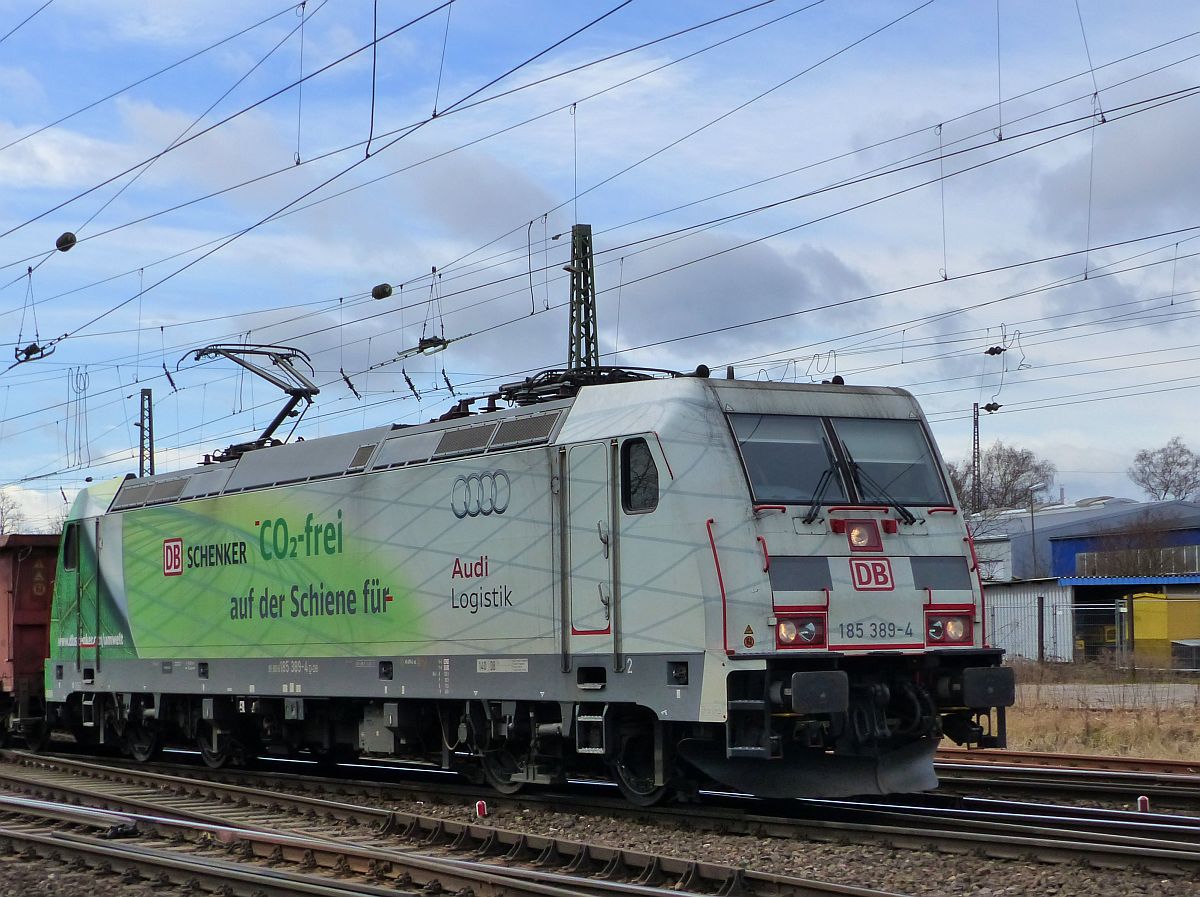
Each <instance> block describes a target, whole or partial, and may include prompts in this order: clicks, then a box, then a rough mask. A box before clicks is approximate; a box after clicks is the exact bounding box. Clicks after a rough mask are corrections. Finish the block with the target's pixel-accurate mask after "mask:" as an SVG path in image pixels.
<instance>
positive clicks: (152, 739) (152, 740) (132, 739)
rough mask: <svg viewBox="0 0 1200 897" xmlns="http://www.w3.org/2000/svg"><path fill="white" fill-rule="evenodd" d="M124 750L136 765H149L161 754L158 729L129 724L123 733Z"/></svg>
mask: <svg viewBox="0 0 1200 897" xmlns="http://www.w3.org/2000/svg"><path fill="white" fill-rule="evenodd" d="M125 750H127V751H128V752H129V756H131V757H132V758H133V759H134V760H136V761H137V762H138V763H149V762H150V761H151V760H153V759H154V758H155V757H157V756H158V755H159V753H161V752H162V738H161V737H160V736H159V734H158V729H156V728H153V727H151V726H144V725H134V724H132V723H131V724H130V725H129V727H128V728H127V729H126V731H125Z"/></svg>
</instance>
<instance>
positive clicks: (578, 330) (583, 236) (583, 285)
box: [567, 224, 600, 371]
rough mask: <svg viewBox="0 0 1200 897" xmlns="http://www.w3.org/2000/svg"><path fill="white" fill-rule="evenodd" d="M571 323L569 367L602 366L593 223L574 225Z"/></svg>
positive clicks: (573, 368) (572, 237)
mask: <svg viewBox="0 0 1200 897" xmlns="http://www.w3.org/2000/svg"><path fill="white" fill-rule="evenodd" d="M567 270H568V271H570V272H571V327H570V334H569V340H570V342H569V345H568V346H567V370H568V371H577V370H580V369H583V368H598V367H599V366H600V346H599V342H598V340H597V338H596V275H595V268H594V263H593V259H592V226H591V225H590V224H575V225H572V226H571V264H569V265H568V266H567Z"/></svg>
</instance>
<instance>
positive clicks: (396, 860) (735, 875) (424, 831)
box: [0, 752, 887, 897]
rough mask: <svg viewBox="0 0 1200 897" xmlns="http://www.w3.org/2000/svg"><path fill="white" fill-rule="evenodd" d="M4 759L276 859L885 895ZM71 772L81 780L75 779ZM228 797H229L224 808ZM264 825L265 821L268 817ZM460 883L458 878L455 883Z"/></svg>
mask: <svg viewBox="0 0 1200 897" xmlns="http://www.w3.org/2000/svg"><path fill="white" fill-rule="evenodd" d="M8 756H9V757H10V758H14V757H15V758H19V759H20V762H21V763H22V764H23V765H21V766H17V767H15V768H14V766H13V764H3V765H0V780H5V781H7V782H9V784H10V787H24V788H28V789H40V790H49V791H52V792H53V793H56V794H58V795H60V796H61V797H62V798H63V799H66V800H74V801H80V800H90V801H96V802H100V803H102V804H104V805H105V806H106V807H109V808H111V809H121V810H124V811H125V812H128V811H129V810H130V808H132V809H133V810H134V811H135V812H134V813H132V814H131V815H133V816H135V817H137V818H141V819H143V821H144V822H147V823H150V822H153V823H154V824H156V825H167V826H170V825H177V824H178V823H179V821H180V820H186V821H187V823H188V824H190V825H191V826H193V827H197V828H205V829H206V830H207V831H209V833H210V834H211V835H212V836H213V837H215V838H216V839H217V840H220V841H223V842H227V841H230V840H238V841H240V842H242V843H244V844H245V845H246V846H247V849H249V850H250V851H252V852H254V853H256V854H264V853H265V855H266V856H268V857H270V858H274V859H288V858H291V859H295V858H296V857H297V856H299V857H300V858H301V859H305V861H307V862H311V863H315V864H318V865H327V866H329V867H331V868H335V869H342V870H351V871H364V872H369V871H370V870H371V869H372V868H378V867H379V866H380V865H382V864H401V863H402V864H404V865H405V866H406V867H408V871H409V872H410V873H412V872H413V871H414V870H417V869H419V870H420V871H422V872H423V873H424V872H427V873H431V874H436V875H437V876H438V877H439V879H440V880H441V881H442V882H443V884H445V879H446V876H447V875H449V874H450V873H451V872H457V873H461V874H462V875H464V876H470V875H476V876H477V875H478V874H481V870H482V873H483V874H487V875H491V876H493V877H496V876H500V875H502V876H504V877H505V878H506V879H512V881H513V882H514V883H515V882H520V883H522V885H524V886H527V887H528V888H530V889H531V892H532V893H546V894H549V893H555V894H557V893H559V892H560V891H561V893H562V894H563V895H567V894H580V893H603V894H613V893H643V892H644V891H645V889H646V888H650V889H651V890H653V889H654V886H657V885H659V884H663V885H666V886H668V887H670V888H672V891H671V892H672V893H688V892H689V889H694V888H698V887H699V888H703V889H705V890H706V891H716V892H717V893H723V894H744V895H764V897H765V895H771V897H784V895H796V897H816V895H821V897H827V895H843V897H885V895H886V893H887V892H883V891H877V890H873V889H869V888H860V887H855V886H849V885H836V884H832V883H828V882H820V881H815V880H810V879H802V878H797V877H794V876H784V875H773V874H770V873H764V872H757V871H751V870H743V869H738V868H734V867H728V866H722V865H718V864H713V863H703V862H697V861H691V860H682V859H677V858H671V857H663V856H658V855H654V854H647V853H642V852H638V851H629V850H623V849H619V848H612V847H605V846H600V845H592V844H583V843H580V842H575V841H568V840H565V839H561V838H554V837H545V836H538V835H529V834H525V833H521V832H513V831H506V830H504V829H499V828H495V827H492V826H486V825H482V824H479V823H463V822H457V821H453V820H445V819H440V818H437V817H429V816H421V815H417V814H411V813H399V812H394V811H389V810H381V809H379V808H374V807H363V806H360V805H355V804H348V803H344V802H341V801H330V800H325V799H321V798H315V797H309V796H306V795H296V796H293V795H289V794H285V793H281V792H279V791H278V790H274V791H270V790H263V789H255V788H247V787H244V786H239V785H230V784H226V783H219V782H213V781H206V780H200V779H194V778H184V777H176V776H168V775H163V774H161V773H153V772H148V771H145V770H142V769H130V768H127V767H111V766H105V765H101V764H96V763H91V762H87V761H81V760H76V759H73V758H72V759H63V758H58V757H46V756H42V755H29V754H21V753H19V752H8ZM81 776H86V777H87V778H86V779H85V780H83V781H80V778H79V777H81ZM205 791H208V792H211V793H213V794H220V795H222V796H223V797H224V798H225V800H226V803H225V805H224V806H221V805H214V803H213V801H212V799H211V798H210V797H206V796H204V792H205ZM172 792H174V793H172ZM178 792H182V793H183V796H184V797H185V798H187V800H186V801H185V802H183V803H181V802H180V801H179V799H178V796H179V795H178ZM234 801H236V802H237V803H238V804H239V806H235V807H232V808H230V806H229V804H230V803H231V802H234ZM264 810H265V811H266V812H265V814H264ZM172 817H173V818H172ZM264 817H265V818H264ZM297 819H301V820H311V819H326V820H330V821H332V820H337V821H348V822H356V823H360V824H362V823H363V822H364V821H365V822H366V824H368V825H371V826H372V827H373V828H374V829H375V830H377V832H378V834H379V835H380V836H383V837H403V838H405V839H407V840H408V841H410V842H418V843H420V844H421V845H422V846H423V847H425V848H430V849H432V848H435V847H450V848H455V849H458V850H465V849H470V850H473V851H475V853H476V854H477V855H479V856H490V857H494V858H499V860H500V861H501V862H505V863H516V862H521V861H525V862H533V863H534V864H535V865H537V866H540V867H548V866H558V867H559V868H560V870H561V871H560V872H548V871H544V870H538V871H529V870H524V869H521V868H517V867H507V866H506V867H497V866H495V865H493V864H482V863H476V862H470V863H466V864H465V865H464V861H463V860H457V859H454V860H450V859H444V858H433V857H429V856H417V855H414V854H411V853H408V852H404V853H397V852H395V851H394V850H389V849H386V848H384V847H382V846H380V845H379V844H375V843H367V844H356V843H353V842H349V841H346V840H345V839H338V840H336V841H335V840H332V839H323V838H314V837H312V836H311V835H305V836H303V837H301V836H300V835H299V834H298V833H297V832H295V831H294V830H291V829H289V828H287V824H288V822H289V821H290V822H291V823H292V824H294V823H295V821H296V820H297ZM268 822H270V823H271V824H270V825H267V824H266V823H268ZM298 839H299V840H298ZM301 841H303V843H300V842H301ZM463 870H466V871H465V872H464V871H463ZM583 875H599V876H601V877H602V878H604V879H606V880H605V881H600V882H597V881H595V880H591V879H584V878H581V876H583ZM413 877H414V878H415V877H416V876H415V875H414V876H413ZM615 879H628V880H629V881H628V883H623V882H621V881H617V880H615ZM467 884H468V882H466V881H464V882H462V883H461V884H460V886H465V885H467ZM469 884H470V885H471V886H473V887H474V888H475V889H476V890H477V891H478V890H479V888H480V885H479V884H478V883H477V882H470V883H469ZM540 889H549V890H540ZM564 889H565V890H564Z"/></svg>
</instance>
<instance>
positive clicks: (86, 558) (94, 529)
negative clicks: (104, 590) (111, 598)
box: [75, 517, 100, 675]
mask: <svg viewBox="0 0 1200 897" xmlns="http://www.w3.org/2000/svg"><path fill="white" fill-rule="evenodd" d="M78 552H79V554H78V569H77V571H76V578H75V607H76V609H77V613H76V614H75V637H76V642H75V646H76V647H75V669H76V670H81V669H84V668H87V669H92V670H93V671H94V672H93V675H94V674H95V673H96V672H99V670H100V518H99V517H92V518H88V519H85V520H81V521H79V544H78Z"/></svg>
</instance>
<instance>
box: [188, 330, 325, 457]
mask: <svg viewBox="0 0 1200 897" xmlns="http://www.w3.org/2000/svg"><path fill="white" fill-rule="evenodd" d="M216 357H221V358H228V359H229V360H230V361H232V362H233V363H234V364H237V365H240V366H241V367H243V368H245V369H246V370H248V371H249V372H250V373H252V374H257V375H258V376H259V377H262V378H263V379H264V380H266V381H267V382H268V383H270V384H271V385H273V386H276V387H278V388H279V389H281V390H283V392H284V393H286V394H287V396H288V400H287V401H286V402H285V403H284V405H283V407H282V408H281V409H279V413H278V414H276V415H275V417H274V419H273V420H272V421H271V422H270V423H269V424H267V427H266V429H265V430H263V431H262V433H260V434H259V436H258V438H257V439H254V440H252V441H250V442H235V443H234V444H233V445H231V446H229V448H227V449H225V450H224V451H218V452H214V453H213V455H212V459H211V460H212V462H213V463H218V462H221V461H233V460H235V459H237V458H240V457H241V456H242V455H244V454H245V453H246V452H249V451H253V450H254V449H259V448H266V447H268V446H272V445H280V444H282V442H283V440H280V439H276V438H275V431H276V430H278V429H279V425H280V424H282V423H283V422H284V421H285V420H287V418H289V417H294V418H296V422H295V423H294V424H292V432H295V430H296V427H297V426H298V425H299V423H300V419H301V418H302V417H304V412H305V411H307V410H308V408H309V406H310V405H312V400H313V396H315V395H317V394H318V393H319V392H320V391H321V390H320V388H319V387H318V386H317V385H316V384H315V383H313V382H312V381H311V380H310V379H308V377H306V376H305V375H304V374H302V373H301V372H300V371H299V370H297V368H296V364H295V362H296V361H297V360H299V361H300V362H301V363H303V365H304V366H305V367H307V368H308V370H309V372H310V373H313V374H314V375H315V373H316V372H315V371H314V370H313V366H312V360H311V359H310V358H309V357H308V355H306V354H305V353H304V352H302V351H301V350H299V349H294V348H292V347H291V346H259V345H248V344H245V343H225V344H217V345H212V346H205V347H204V348H203V349H197V350H196V352H195V354H194V356H193V358H194V360H195V361H200V360H201V359H204V358H216ZM251 358H265V359H268V360H269V361H270V362H271V364H272V365H274V366H275V368H277V369H278V372H276V371H273V370H271V369H270V368H266V367H263V366H262V365H260V364H256V363H255V362H254V361H251ZM301 402H304V403H305V404H304V407H303V408H302V409H300V410H299V411H297V410H296V406H297V405H299V404H300V403H301ZM288 435H289V436H290V435H291V433H289V434H288Z"/></svg>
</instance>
